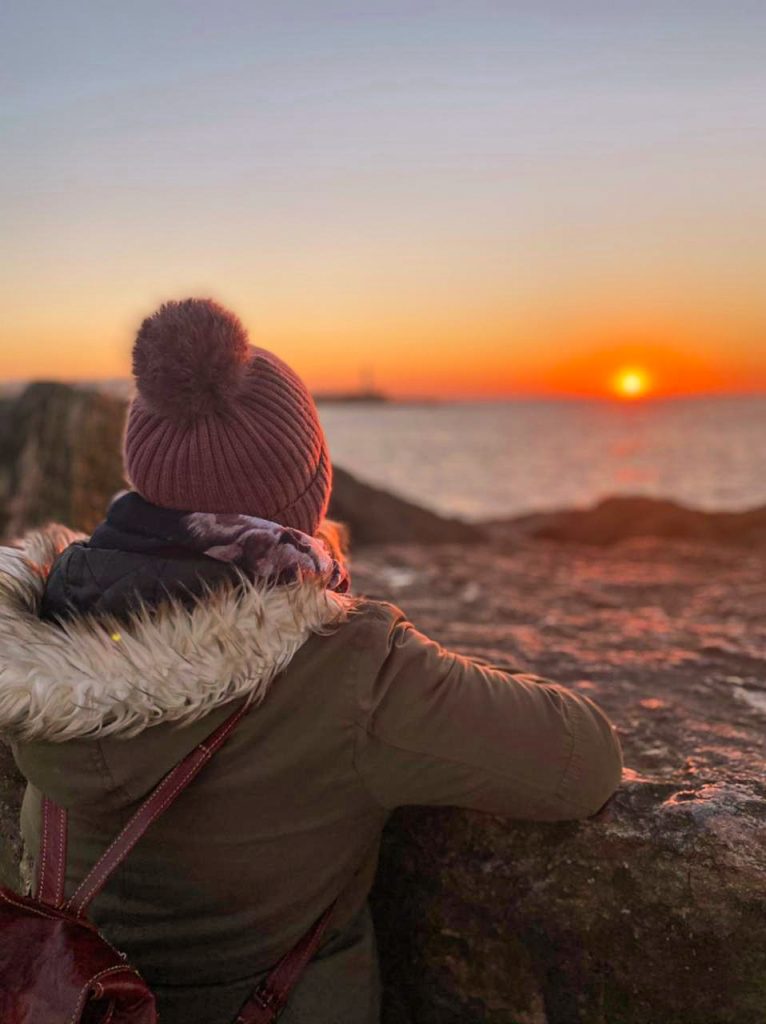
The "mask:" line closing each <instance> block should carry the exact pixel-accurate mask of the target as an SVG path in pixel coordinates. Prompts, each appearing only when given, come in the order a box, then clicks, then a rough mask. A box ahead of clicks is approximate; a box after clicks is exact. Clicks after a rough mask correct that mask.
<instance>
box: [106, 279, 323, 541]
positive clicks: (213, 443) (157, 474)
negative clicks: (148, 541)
mask: <svg viewBox="0 0 766 1024" xmlns="http://www.w3.org/2000/svg"><path fill="white" fill-rule="evenodd" d="M133 373H134V375H135V378H136V385H137V389H138V394H137V396H136V398H135V399H134V400H133V402H132V403H131V406H130V412H129V414H128V422H127V426H126V430H125V442H124V459H125V470H126V473H127V476H128V479H129V480H130V482H131V484H132V486H133V487H134V488H135V490H136V491H138V493H139V494H141V495H142V496H143V497H144V498H146V500H147V501H150V502H152V503H153V504H154V505H160V506H161V507H162V508H171V509H178V510H180V511H184V512H233V513H240V514H244V515H251V516H258V517H260V518H262V519H270V520H273V521H274V522H277V523H280V524H281V525H283V526H292V527H295V528H296V529H298V530H302V531H303V532H304V533H308V534H313V533H315V532H316V529H317V527H318V526H319V524H320V522H321V521H322V519H323V517H324V514H325V512H326V511H327V503H328V501H329V498H330V486H331V482H332V471H331V467H330V459H329V455H328V452H327V443H326V441H325V436H324V433H323V431H322V427H321V426H320V423H319V417H318V415H317V410H316V406H315V405H314V402H313V399H312V398H311V395H310V394H309V392H308V391H307V390H306V387H305V385H304V384H303V382H302V381H301V379H300V378H299V377H298V376H297V374H295V373H294V372H293V371H292V370H291V369H290V367H289V366H287V365H286V364H285V363H283V362H282V360H281V359H278V358H277V357H276V356H275V355H273V354H272V353H271V352H267V351H266V350H265V349H262V348H255V347H253V346H251V345H250V344H249V343H248V338H247V332H246V331H245V328H244V327H243V326H242V324H241V323H240V321H239V320H238V319H237V317H236V316H234V314H233V313H230V312H229V311H228V310H227V309H224V308H223V307H221V306H219V305H218V304H217V303H215V302H212V301H210V300H209V299H185V300H184V301H183V302H166V303H165V304H164V305H163V306H161V307H160V308H159V309H158V310H157V312H156V313H154V314H153V315H152V316H150V317H148V319H146V320H144V322H143V323H142V324H141V327H140V329H139V332H138V335H137V337H136V342H135V345H134V347H133Z"/></svg>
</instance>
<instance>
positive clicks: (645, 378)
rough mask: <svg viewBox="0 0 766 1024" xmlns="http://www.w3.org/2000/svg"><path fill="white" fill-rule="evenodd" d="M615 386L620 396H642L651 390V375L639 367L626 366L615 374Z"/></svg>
mask: <svg viewBox="0 0 766 1024" xmlns="http://www.w3.org/2000/svg"><path fill="white" fill-rule="evenodd" d="M613 387H614V390H615V392H616V393H617V394H618V395H619V396H620V398H640V397H641V396H642V395H645V394H646V393H647V392H648V391H649V388H650V382H649V375H648V374H647V372H646V370H642V369H639V368H637V367H630V368H625V369H622V370H619V371H618V372H617V373H616V374H615V376H614V383H613Z"/></svg>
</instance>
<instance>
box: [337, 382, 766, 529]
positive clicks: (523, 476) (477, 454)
mask: <svg viewBox="0 0 766 1024" xmlns="http://www.w3.org/2000/svg"><path fill="white" fill-rule="evenodd" d="M319 409H320V417H321V419H322V423H323V425H324V428H325V431H326V433H327V436H328V441H329V445H330V454H331V456H332V458H333V460H334V461H335V462H336V463H337V464H338V465H339V466H342V467H343V468H344V469H347V470H349V471H350V472H352V473H354V474H355V475H356V476H358V477H360V478H361V479H363V480H366V481H369V482H370V483H373V484H376V485H378V486H380V487H383V488H386V489H387V490H390V491H393V492H395V493H396V494H399V495H401V496H402V497H405V498H408V499H410V500H412V501H415V502H417V503H419V504H421V505H425V506H427V507H429V508H432V509H435V510H436V511H439V512H442V513H444V514H450V515H455V516H460V517H462V518H464V519H467V520H471V521H478V520H482V519H496V518H505V517H513V516H518V515H524V514H526V513H530V512H538V511H548V510H552V509H561V508H586V507H588V506H590V505H593V504H595V503H596V502H598V501H599V500H601V499H602V498H605V497H608V496H611V495H618V494H619V495H651V496H654V497H660V498H670V499H673V500H675V501H678V502H681V503H683V504H685V505H688V506H691V507H694V508H700V509H709V510H717V509H720V510H740V509H746V508H751V507H754V506H757V505H763V504H766V396H753V397H750V396H747V397H729V396H727V397H715V398H711V397H704V398H683V399H680V398H677V399H654V400H641V401H632V402H630V401H622V402H620V401H608V400H604V401H598V400H596V401H589V400H572V399H567V400H538V399H534V400H531V399H530V400H527V399H514V400H510V401H497V402H495V401H482V402H329V403H321V404H320V406H319Z"/></svg>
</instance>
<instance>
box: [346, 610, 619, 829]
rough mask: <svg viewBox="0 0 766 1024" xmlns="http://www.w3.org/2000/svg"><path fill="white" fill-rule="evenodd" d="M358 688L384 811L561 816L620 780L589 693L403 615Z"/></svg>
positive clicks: (362, 765)
mask: <svg viewBox="0 0 766 1024" xmlns="http://www.w3.org/2000/svg"><path fill="white" fill-rule="evenodd" d="M360 685H361V686H362V690H361V692H360V693H359V703H360V709H361V710H360V715H359V718H358V720H357V736H356V768H357V771H358V773H359V775H360V776H361V778H362V780H363V781H364V784H365V785H366V787H367V789H368V791H369V792H370V794H371V795H372V796H373V797H374V798H375V800H376V801H377V802H378V803H380V804H382V805H383V806H384V807H386V808H394V807H397V806H401V805H404V804H443V805H453V806H458V807H466V808H473V809H476V810H480V811H487V812H490V813H492V814H499V815H504V816H507V817H511V818H518V819H527V820H533V821H557V820H566V819H572V818H586V817H588V816H590V815H592V814H594V813H595V812H596V811H598V810H599V809H600V808H601V807H602V806H603V804H604V803H605V802H606V800H608V798H609V797H610V796H611V795H612V793H613V792H614V790H615V789H616V788H617V786H618V785H619V782H620V775H621V769H622V753H621V748H620V742H619V739H618V738H617V734H616V732H615V730H614V727H613V726H612V725H611V724H610V722H609V720H608V719H607V717H606V715H605V714H604V712H603V711H602V710H601V709H600V708H599V707H598V706H597V705H596V704H594V703H593V701H592V700H590V699H589V698H587V697H582V696H580V695H579V694H577V693H574V692H572V691H571V690H568V689H566V688H564V687H561V686H558V685H556V684H554V683H551V682H548V681H547V680H544V679H539V678H538V677H536V676H532V675H523V674H508V673H507V672H503V671H502V670H500V669H498V668H495V667H493V666H491V665H487V664H486V663H480V662H475V661H472V660H471V659H469V658H465V657H462V656H460V655H458V654H454V653H452V652H450V651H447V650H445V649H444V648H443V647H441V646H440V645H439V644H437V643H434V641H432V640H429V639H428V638H427V637H425V636H424V635H423V634H422V633H419V632H418V631H417V630H416V629H415V628H414V626H412V624H411V623H409V622H407V621H406V620H404V619H403V618H402V619H399V620H398V621H396V622H394V623H393V624H392V626H391V629H390V633H389V650H388V656H387V657H386V659H385V661H384V663H383V665H382V667H381V670H380V672H379V673H378V675H377V678H376V679H375V680H374V681H373V682H372V683H369V682H368V683H367V684H366V685H365V684H364V683H361V684H360Z"/></svg>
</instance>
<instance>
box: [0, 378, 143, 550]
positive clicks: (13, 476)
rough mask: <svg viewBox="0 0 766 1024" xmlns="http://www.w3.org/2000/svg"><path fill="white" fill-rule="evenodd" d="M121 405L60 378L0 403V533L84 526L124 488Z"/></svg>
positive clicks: (96, 519)
mask: <svg viewBox="0 0 766 1024" xmlns="http://www.w3.org/2000/svg"><path fill="white" fill-rule="evenodd" d="M124 408H125V407H124V403H123V402H121V401H120V400H119V399H117V398H113V397H111V396H110V395H105V394H100V393H98V392H95V391H89V390H86V389H84V388H75V387H71V386H69V385H67V384H59V383H55V382H48V381H42V382H40V383H37V384H31V385H30V386H29V387H28V388H27V389H26V390H25V391H24V392H23V393H22V394H21V395H20V396H19V397H18V398H16V399H12V400H11V399H8V400H6V401H4V402H3V404H2V406H0V535H5V536H16V535H17V534H19V533H20V532H21V531H22V530H24V529H28V528H29V527H32V526H37V525H40V524H41V523H44V522H48V521H56V522H61V523H67V524H68V525H71V526H72V527H73V528H74V529H78V530H85V531H90V530H92V529H93V527H95V525H96V524H97V523H98V522H99V520H100V519H102V518H103V514H104V508H105V507H106V504H107V503H108V501H109V498H110V497H111V496H112V495H113V494H114V493H115V492H116V491H119V490H120V489H121V488H123V487H124V486H125V484H124V482H123V477H122V466H121V462H120V446H121V440H122V430H123V421H124Z"/></svg>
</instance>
